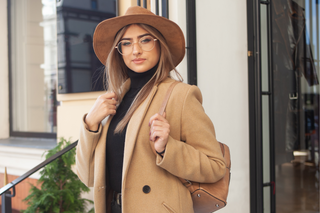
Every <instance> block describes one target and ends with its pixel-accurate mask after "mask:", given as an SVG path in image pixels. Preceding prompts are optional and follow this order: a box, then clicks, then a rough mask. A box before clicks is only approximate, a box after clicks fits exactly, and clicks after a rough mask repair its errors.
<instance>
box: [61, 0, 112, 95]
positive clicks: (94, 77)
mask: <svg viewBox="0 0 320 213" xmlns="http://www.w3.org/2000/svg"><path fill="white" fill-rule="evenodd" d="M115 16H116V1H115V0H95V1H93V0H64V1H61V2H60V3H57V30H58V92H59V93H60V94H63V93H77V92H90V91H99V90H103V89H104V86H103V79H104V77H103V72H104V66H103V65H102V64H101V63H100V61H99V60H98V58H97V57H96V56H95V54H94V51H93V47H92V36H93V32H94V29H95V27H96V26H97V24H98V23H99V22H101V21H103V20H105V19H108V18H112V17H115Z"/></svg>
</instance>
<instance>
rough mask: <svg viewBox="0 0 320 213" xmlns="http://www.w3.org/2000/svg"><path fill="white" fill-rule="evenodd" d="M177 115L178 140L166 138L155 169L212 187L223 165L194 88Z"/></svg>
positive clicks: (222, 174)
mask: <svg viewBox="0 0 320 213" xmlns="http://www.w3.org/2000/svg"><path fill="white" fill-rule="evenodd" d="M181 113H182V114H181V123H180V125H181V134H180V137H181V138H180V140H175V139H174V138H172V137H170V136H169V139H168V143H167V146H166V152H165V154H164V157H163V158H161V157H160V156H157V159H156V163H157V165H158V166H160V167H162V168H163V169H165V170H167V171H168V172H170V173H172V174H173V175H175V176H177V177H180V178H183V179H187V180H190V181H196V182H201V183H212V182H216V181H218V180H220V179H221V178H222V177H223V176H224V174H225V172H226V165H225V161H224V158H223V156H222V152H221V149H220V145H219V143H218V142H217V140H216V137H215V130H214V126H213V124H212V122H211V120H210V118H209V117H208V116H207V115H206V113H205V112H204V109H203V107H202V95H201V92H200V90H199V88H198V87H196V86H191V87H190V88H189V91H188V92H187V94H186V96H185V99H184V103H183V106H182V111H181ZM170 125H171V126H172V125H175V124H170Z"/></svg>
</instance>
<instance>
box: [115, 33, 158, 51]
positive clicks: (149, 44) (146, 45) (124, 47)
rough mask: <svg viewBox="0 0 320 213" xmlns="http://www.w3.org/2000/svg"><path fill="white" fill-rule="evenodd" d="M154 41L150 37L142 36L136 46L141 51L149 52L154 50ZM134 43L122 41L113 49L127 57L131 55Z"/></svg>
mask: <svg viewBox="0 0 320 213" xmlns="http://www.w3.org/2000/svg"><path fill="white" fill-rule="evenodd" d="M156 40H157V39H155V38H153V37H151V36H143V37H142V38H140V40H139V41H138V44H139V46H140V48H141V49H142V50H143V51H151V50H152V49H153V48H154V45H155V43H156ZM134 43H135V42H133V41H132V40H123V41H120V42H119V43H118V45H117V46H116V47H115V48H116V49H117V50H118V52H119V53H120V54H121V55H129V54H131V53H132V50H133V44H134Z"/></svg>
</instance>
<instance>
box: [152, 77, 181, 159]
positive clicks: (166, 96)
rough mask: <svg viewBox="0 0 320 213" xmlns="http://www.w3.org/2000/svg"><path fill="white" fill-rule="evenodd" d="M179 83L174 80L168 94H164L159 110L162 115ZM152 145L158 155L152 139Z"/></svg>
mask: <svg viewBox="0 0 320 213" xmlns="http://www.w3.org/2000/svg"><path fill="white" fill-rule="evenodd" d="M178 83H180V81H175V82H173V83H172V84H171V85H170V86H169V88H168V90H167V93H166V95H165V96H164V99H163V102H162V104H161V106H160V109H159V112H158V113H159V114H160V115H161V116H162V115H163V113H164V112H165V111H166V106H167V103H168V101H169V98H170V95H171V93H172V90H173V88H174V87H175V86H176V85H177V84H178ZM150 146H151V149H152V151H153V153H154V154H155V155H157V153H156V150H155V149H154V143H153V141H150Z"/></svg>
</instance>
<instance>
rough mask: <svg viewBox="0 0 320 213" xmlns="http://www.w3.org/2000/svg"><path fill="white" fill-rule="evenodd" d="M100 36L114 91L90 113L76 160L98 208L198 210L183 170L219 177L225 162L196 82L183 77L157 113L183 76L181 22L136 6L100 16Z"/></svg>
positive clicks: (189, 175)
mask: <svg viewBox="0 0 320 213" xmlns="http://www.w3.org/2000/svg"><path fill="white" fill-rule="evenodd" d="M93 42H94V50H95V53H96V55H97V57H98V58H99V59H100V61H101V62H102V63H103V64H105V65H106V67H107V69H106V70H107V79H108V92H107V93H106V94H104V95H101V96H100V97H98V99H97V100H96V102H95V104H94V105H93V107H92V108H91V110H90V111H89V113H88V114H86V115H85V116H84V118H83V123H82V127H81V134H80V139H79V143H78V147H77V157H76V161H77V174H78V176H79V178H80V179H81V180H82V181H83V182H84V183H85V184H86V185H87V186H93V187H94V202H95V211H96V212H98V213H99V212H112V213H116V212H123V213H135V212H137V213H143V212H146V213H150V212H153V213H154V212H159V213H160V212H183V213H192V212H193V206H192V199H191V196H190V192H189V190H188V189H187V188H186V187H185V186H184V185H183V184H182V183H181V182H180V180H179V179H178V178H177V177H180V178H183V179H187V180H192V181H197V182H208V183H210V182H215V181H217V180H219V179H221V178H222V177H223V176H224V174H225V162H224V160H223V157H222V153H221V151H220V148H219V145H218V143H217V141H216V139H215V131H214V127H213V124H212V122H211V121H210V119H209V118H208V116H207V115H206V114H205V113H204V110H203V108H202V105H201V103H202V97H201V93H200V90H199V89H198V88H197V87H196V86H190V85H187V84H183V83H179V84H177V85H176V86H175V88H174V90H173V92H172V94H171V96H170V99H169V101H168V104H167V107H166V113H165V114H163V115H159V114H158V113H157V112H158V111H159V108H160V105H161V104H162V102H163V99H164V96H165V95H166V92H167V90H168V88H169V86H170V85H171V84H172V83H173V82H175V80H173V79H172V78H170V77H169V76H170V74H169V73H170V71H171V70H173V72H175V73H176V75H177V76H180V75H179V74H178V73H177V72H176V70H175V67H176V66H177V65H178V64H179V63H180V62H181V60H182V59H183V57H184V54H185V41H184V36H183V33H182V31H181V29H180V28H179V26H178V25H176V24H175V23H174V22H172V21H170V20H168V19H165V18H163V17H160V16H156V15H154V14H153V13H152V12H150V11H148V10H146V9H144V8H141V7H137V6H136V7H131V8H129V9H128V10H127V12H126V14H125V15H124V16H120V17H116V18H112V19H108V20H105V21H103V22H101V23H100V24H99V25H98V26H97V28H96V30H95V33H94V38H93ZM150 141H151V142H152V143H151V145H152V146H150ZM153 150H155V151H156V153H157V154H154V152H153Z"/></svg>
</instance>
